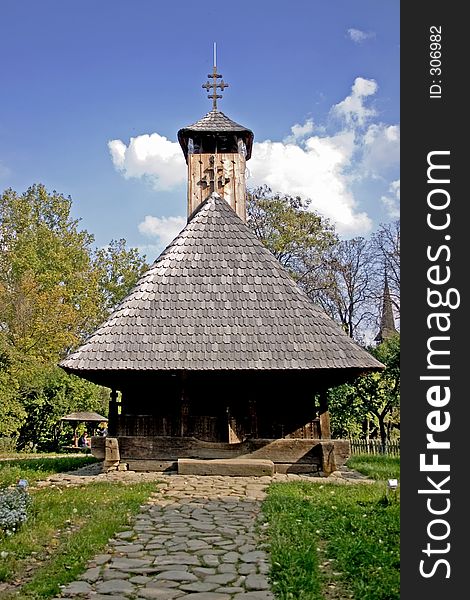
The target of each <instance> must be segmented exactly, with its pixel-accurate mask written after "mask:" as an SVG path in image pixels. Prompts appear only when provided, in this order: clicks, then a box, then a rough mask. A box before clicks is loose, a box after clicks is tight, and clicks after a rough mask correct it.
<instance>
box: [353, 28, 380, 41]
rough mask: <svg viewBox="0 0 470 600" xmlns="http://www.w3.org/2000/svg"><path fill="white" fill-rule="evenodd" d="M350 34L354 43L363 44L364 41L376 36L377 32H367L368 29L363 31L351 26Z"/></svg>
mask: <svg viewBox="0 0 470 600" xmlns="http://www.w3.org/2000/svg"><path fill="white" fill-rule="evenodd" d="M348 36H349V38H350V39H351V40H352V41H353V42H354V43H356V44H361V43H362V42H365V41H366V40H369V39H371V38H374V37H375V33H374V32H373V31H367V32H366V31H361V30H360V29H354V27H351V28H350V29H348Z"/></svg>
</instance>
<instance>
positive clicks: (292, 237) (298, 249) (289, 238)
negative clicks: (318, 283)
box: [247, 186, 338, 282]
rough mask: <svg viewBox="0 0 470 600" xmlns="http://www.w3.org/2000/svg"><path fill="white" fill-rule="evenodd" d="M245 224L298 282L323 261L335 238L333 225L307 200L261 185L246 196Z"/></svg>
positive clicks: (334, 242) (310, 274) (335, 241)
mask: <svg viewBox="0 0 470 600" xmlns="http://www.w3.org/2000/svg"><path fill="white" fill-rule="evenodd" d="M247 200H248V201H247V213H248V226H249V227H250V228H251V229H252V230H253V232H254V234H255V235H256V237H257V238H258V239H259V240H261V242H262V243H263V244H264V246H266V248H268V249H269V250H270V251H271V252H272V253H273V254H274V256H275V257H276V258H277V259H278V261H279V262H280V263H281V264H282V265H283V266H284V267H286V268H287V269H288V270H289V271H290V273H291V274H292V275H293V276H294V277H295V278H296V279H297V280H298V281H299V282H301V281H302V279H303V278H305V277H306V276H307V275H309V276H310V278H312V277H313V274H314V273H315V271H316V270H318V269H319V268H320V266H321V263H322V257H323V254H324V253H325V252H326V251H327V250H328V249H329V248H331V247H332V246H334V245H335V244H336V243H337V241H338V238H337V235H336V233H335V230H334V227H333V225H332V224H331V223H330V222H329V221H328V219H326V218H324V217H322V216H321V215H320V214H318V213H316V212H313V211H311V210H309V206H310V201H309V200H302V199H301V198H300V197H298V196H297V197H294V196H289V195H281V194H279V193H273V191H272V190H271V189H270V188H269V187H267V186H261V187H258V188H255V189H254V190H251V191H249V192H248V195H247Z"/></svg>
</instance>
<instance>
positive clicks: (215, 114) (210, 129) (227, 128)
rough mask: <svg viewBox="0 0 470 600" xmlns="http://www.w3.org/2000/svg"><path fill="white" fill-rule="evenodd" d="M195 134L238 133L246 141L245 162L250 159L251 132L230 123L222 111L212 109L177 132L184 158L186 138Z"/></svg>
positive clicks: (186, 150)
mask: <svg viewBox="0 0 470 600" xmlns="http://www.w3.org/2000/svg"><path fill="white" fill-rule="evenodd" d="M195 133H238V134H240V135H242V134H243V137H244V138H245V139H246V149H247V155H246V160H248V159H249V158H250V157H251V147H252V144H253V137H254V136H253V132H252V131H251V129H248V128H247V127H244V126H243V125H239V124H238V123H235V121H232V119H230V118H229V117H227V115H225V114H224V113H223V112H222V111H220V110H218V109H216V108H213V109H212V110H211V111H209V112H208V113H207V114H206V115H204V116H203V117H201V118H200V119H199V121H196V123H193V124H192V125H188V126H187V127H183V128H182V129H180V130H179V131H178V141H179V143H180V145H181V148H182V149H183V153H184V155H185V157H186V156H187V154H188V148H187V138H188V136H191V135H194V134H195Z"/></svg>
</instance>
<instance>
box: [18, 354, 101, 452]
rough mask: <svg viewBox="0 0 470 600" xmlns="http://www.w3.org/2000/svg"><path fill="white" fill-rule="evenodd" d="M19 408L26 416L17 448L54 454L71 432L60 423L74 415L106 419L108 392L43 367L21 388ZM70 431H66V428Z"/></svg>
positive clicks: (57, 369)
mask: <svg viewBox="0 0 470 600" xmlns="http://www.w3.org/2000/svg"><path fill="white" fill-rule="evenodd" d="M21 392H22V404H23V406H24V409H25V411H26V413H27V419H25V420H24V422H23V424H22V426H21V429H20V432H19V437H18V443H17V446H18V448H19V449H20V450H21V449H23V448H25V447H28V448H31V449H33V450H40V451H57V450H58V449H59V448H60V446H61V445H63V444H67V443H68V444H70V443H71V440H70V439H69V440H68V439H67V436H68V434H69V437H70V435H71V431H67V428H63V427H62V426H61V422H60V419H61V417H64V416H65V415H66V414H69V413H71V412H75V411H93V412H98V413H99V414H103V416H106V415H107V405H108V399H109V390H107V389H106V388H104V387H101V386H97V385H95V384H93V383H91V382H89V381H86V380H85V379H81V378H80V377H76V376H75V375H68V374H67V373H65V372H64V371H63V370H62V369H60V368H59V367H56V366H43V367H42V368H40V369H38V370H37V371H36V373H35V374H34V376H33V377H30V378H29V379H28V381H23V382H22V385H21ZM69 429H70V428H69Z"/></svg>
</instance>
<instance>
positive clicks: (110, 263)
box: [95, 239, 148, 317]
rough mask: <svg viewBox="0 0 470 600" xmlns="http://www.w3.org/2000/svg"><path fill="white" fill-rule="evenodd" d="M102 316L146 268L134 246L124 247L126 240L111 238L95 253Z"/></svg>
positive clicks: (119, 299)
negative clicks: (104, 246) (108, 242)
mask: <svg viewBox="0 0 470 600" xmlns="http://www.w3.org/2000/svg"><path fill="white" fill-rule="evenodd" d="M95 265H96V268H97V269H98V273H99V286H100V290H101V295H102V308H103V310H104V315H103V316H104V317H106V316H107V314H108V313H109V312H111V311H112V310H113V309H114V307H115V306H117V304H119V303H120V302H121V301H122V300H123V299H124V298H125V296H126V295H127V294H128V293H129V291H130V290H131V289H132V288H133V287H134V286H135V284H136V283H137V281H138V279H139V277H140V276H141V275H142V274H143V273H144V272H145V271H146V270H147V269H148V264H147V263H146V261H145V257H141V256H140V255H139V253H138V251H137V249H136V248H130V249H127V248H126V240H124V239H120V240H111V242H110V244H109V245H108V246H106V248H100V249H99V250H97V251H96V253H95Z"/></svg>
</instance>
